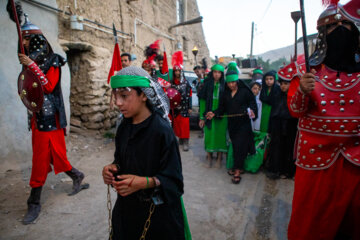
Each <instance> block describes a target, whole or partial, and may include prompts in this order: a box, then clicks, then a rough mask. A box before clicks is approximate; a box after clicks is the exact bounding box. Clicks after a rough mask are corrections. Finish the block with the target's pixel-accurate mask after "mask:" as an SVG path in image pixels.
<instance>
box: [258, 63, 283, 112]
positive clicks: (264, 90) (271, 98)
mask: <svg viewBox="0 0 360 240" xmlns="http://www.w3.org/2000/svg"><path fill="white" fill-rule="evenodd" d="M267 76H272V77H274V84H273V85H272V86H271V90H270V93H269V94H268V91H269V87H268V85H266V82H265V79H266V77H267ZM279 94H281V90H280V86H279V85H278V84H277V83H276V71H275V70H271V71H269V72H267V73H265V75H264V77H263V80H262V86H261V92H260V100H261V101H262V102H265V103H267V104H269V105H274V104H276V98H277V96H278V95H279Z"/></svg>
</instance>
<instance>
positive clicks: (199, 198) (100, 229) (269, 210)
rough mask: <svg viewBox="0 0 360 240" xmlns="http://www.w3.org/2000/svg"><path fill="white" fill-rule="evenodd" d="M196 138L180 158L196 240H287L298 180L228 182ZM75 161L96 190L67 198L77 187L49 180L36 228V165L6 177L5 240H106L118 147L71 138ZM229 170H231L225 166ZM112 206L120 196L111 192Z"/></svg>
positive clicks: (0, 201)
mask: <svg viewBox="0 0 360 240" xmlns="http://www.w3.org/2000/svg"><path fill="white" fill-rule="evenodd" d="M197 134H198V133H197V132H192V134H191V140H190V144H191V149H190V151H189V152H181V154H182V162H183V175H184V179H185V195H184V202H185V206H186V208H187V214H188V219H189V224H190V228H191V231H192V236H193V239H194V240H213V239H216V240H223V239H224V240H225V239H229V240H238V239H246V240H247V239H286V228H287V224H288V221H289V216H290V211H291V199H292V191H293V181H292V180H277V181H273V180H268V179H267V178H266V177H265V175H264V174H263V173H258V174H245V175H244V176H243V179H242V181H241V183H240V185H234V184H231V182H230V177H229V176H228V175H227V173H226V171H225V168H224V165H223V168H221V169H214V168H212V169H207V168H205V167H204V163H205V153H204V151H203V143H202V141H203V139H199V138H198V137H197ZM67 143H68V153H69V159H70V161H71V162H72V163H73V165H74V166H75V167H77V168H79V169H81V170H82V171H84V172H85V174H86V178H85V180H86V182H88V183H90V189H89V190H86V191H83V192H80V193H79V194H78V195H76V196H73V197H68V196H67V192H70V190H71V184H72V183H71V181H70V179H69V178H68V177H67V176H66V175H65V174H59V175H57V176H54V174H53V173H50V174H49V176H48V180H47V182H46V185H45V186H44V190H43V195H42V212H41V214H40V217H39V219H38V221H37V223H36V224H31V225H27V226H24V225H23V224H22V223H21V222H20V221H21V219H22V217H23V215H24V214H25V211H26V208H27V206H26V200H27V197H28V194H29V192H30V188H29V187H28V180H29V177H30V172H31V171H30V164H31V159H27V160H26V161H28V163H23V162H22V163H21V164H18V163H19V162H20V161H19V160H16V161H15V160H14V165H13V166H12V167H11V169H6V170H5V171H2V172H0V181H1V183H2V184H1V185H0V239H1V240H2V239H4V240H5V239H6V240H15V239H26V240H32V239H36V240H43V239H44V240H45V239H52V240H57V239H59V240H60V239H61V240H63V239H76V240H82V239H89V240H90V239H91V240H98V239H107V236H108V222H107V221H108V212H107V208H106V193H107V187H106V186H105V185H104V184H103V182H102V178H101V170H102V167H103V166H104V165H105V164H107V163H110V162H111V161H112V159H113V152H114V144H113V142H111V141H110V140H109V139H105V138H102V137H101V136H98V135H95V134H93V135H91V134H90V135H87V136H86V137H85V136H82V135H78V134H71V135H70V136H69V137H67ZM224 164H225V163H224ZM111 194H112V199H113V203H114V200H115V197H116V195H115V193H114V192H113V191H111Z"/></svg>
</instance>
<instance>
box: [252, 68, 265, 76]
mask: <svg viewBox="0 0 360 240" xmlns="http://www.w3.org/2000/svg"><path fill="white" fill-rule="evenodd" d="M256 73H259V74H261V75H263V74H264V73H263V71H262V70H261V69H255V70H254V71H253V74H256Z"/></svg>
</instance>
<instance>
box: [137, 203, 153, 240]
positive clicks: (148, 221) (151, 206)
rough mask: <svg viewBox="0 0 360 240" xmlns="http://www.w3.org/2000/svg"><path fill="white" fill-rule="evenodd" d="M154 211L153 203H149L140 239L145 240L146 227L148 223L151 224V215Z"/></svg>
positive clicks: (148, 225) (147, 227)
mask: <svg viewBox="0 0 360 240" xmlns="http://www.w3.org/2000/svg"><path fill="white" fill-rule="evenodd" d="M154 211H155V204H154V203H153V202H152V203H151V205H150V211H149V217H148V219H147V220H146V222H145V225H144V230H143V233H142V235H141V237H140V240H145V236H146V233H147V231H148V229H149V227H150V224H151V216H152V214H153V213H154Z"/></svg>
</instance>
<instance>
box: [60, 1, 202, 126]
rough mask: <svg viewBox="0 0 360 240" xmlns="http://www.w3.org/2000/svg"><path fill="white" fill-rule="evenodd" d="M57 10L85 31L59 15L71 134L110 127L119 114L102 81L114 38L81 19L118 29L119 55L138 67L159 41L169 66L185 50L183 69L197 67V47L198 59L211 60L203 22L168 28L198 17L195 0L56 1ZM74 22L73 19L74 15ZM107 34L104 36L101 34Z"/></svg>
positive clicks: (106, 71) (99, 27) (108, 62)
mask: <svg viewBox="0 0 360 240" xmlns="http://www.w3.org/2000/svg"><path fill="white" fill-rule="evenodd" d="M57 2H58V5H59V8H60V9H65V10H66V11H68V12H71V13H72V15H73V16H77V17H76V19H77V22H76V23H75V24H80V25H82V27H83V30H76V29H72V27H71V21H70V16H67V15H62V16H59V29H60V30H59V41H60V44H61V46H63V47H64V50H65V51H66V54H67V59H68V63H69V66H70V70H71V93H70V108H71V125H72V130H74V131H76V130H78V128H82V129H84V128H85V129H109V128H111V127H112V126H113V125H114V124H115V121H116V118H117V115H118V113H117V112H116V111H114V110H110V109H109V107H108V103H109V101H110V89H109V85H108V84H107V82H106V79H107V74H108V71H109V67H110V64H111V58H112V51H113V48H114V38H113V35H112V31H111V29H106V28H105V27H103V26H101V25H97V24H95V23H91V22H88V21H85V19H89V20H91V21H94V22H96V23H101V24H102V25H105V26H109V27H111V26H112V24H115V26H116V28H117V29H118V30H119V31H121V32H123V33H120V32H119V33H118V40H119V46H120V49H121V52H129V53H131V54H135V55H136V56H137V60H135V61H134V62H133V65H137V66H141V63H142V61H143V60H144V54H143V52H144V49H145V47H146V46H147V45H149V44H151V43H152V42H154V41H155V40H157V39H161V40H162V43H161V50H163V48H164V47H165V48H166V51H167V55H168V58H169V59H168V60H169V62H168V63H169V65H171V54H172V53H173V52H175V51H177V50H182V51H183V52H184V65H185V68H186V69H187V70H192V67H193V66H194V64H195V61H194V56H193V54H192V52H191V50H192V48H193V47H194V46H197V48H198V49H199V54H198V56H197V58H198V59H201V58H203V57H208V56H209V50H208V48H207V45H206V42H205V39H204V34H203V30H202V26H201V24H199V23H197V24H192V25H187V26H180V27H177V28H172V29H170V30H169V27H170V26H172V25H175V24H177V23H179V22H183V21H187V20H189V19H194V18H196V17H199V16H200V14H199V10H198V7H197V3H196V1H195V0H172V1H167V0H135V1H134V0H133V1H125V0H119V1H112V0H104V1H91V0H89V1H77V3H76V5H75V4H74V1H73V0H58V1H57ZM74 18H75V17H74ZM105 31H107V32H105Z"/></svg>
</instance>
